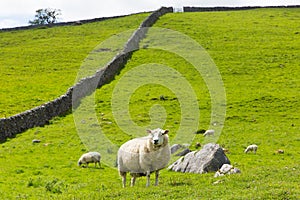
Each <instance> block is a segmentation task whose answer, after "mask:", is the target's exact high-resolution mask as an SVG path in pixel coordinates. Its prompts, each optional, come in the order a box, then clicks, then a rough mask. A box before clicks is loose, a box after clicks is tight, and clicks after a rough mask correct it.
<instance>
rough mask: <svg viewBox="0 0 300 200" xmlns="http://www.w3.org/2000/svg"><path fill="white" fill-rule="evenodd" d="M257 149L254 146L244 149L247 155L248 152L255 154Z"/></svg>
mask: <svg viewBox="0 0 300 200" xmlns="http://www.w3.org/2000/svg"><path fill="white" fill-rule="evenodd" d="M257 148H258V146H257V145H256V144H251V145H249V146H248V147H247V148H246V149H245V153H248V152H249V151H252V152H253V153H256V151H257Z"/></svg>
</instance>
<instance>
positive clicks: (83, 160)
mask: <svg viewBox="0 0 300 200" xmlns="http://www.w3.org/2000/svg"><path fill="white" fill-rule="evenodd" d="M100 159H101V155H100V153H98V152H88V153H85V154H83V155H82V156H81V157H80V158H79V160H78V166H79V167H80V166H81V165H82V164H86V167H88V165H89V163H95V167H96V166H97V163H98V164H99V166H100V167H101V164H100Z"/></svg>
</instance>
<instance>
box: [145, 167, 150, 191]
mask: <svg viewBox="0 0 300 200" xmlns="http://www.w3.org/2000/svg"><path fill="white" fill-rule="evenodd" d="M146 176H147V184H146V187H149V186H150V171H147V173H146Z"/></svg>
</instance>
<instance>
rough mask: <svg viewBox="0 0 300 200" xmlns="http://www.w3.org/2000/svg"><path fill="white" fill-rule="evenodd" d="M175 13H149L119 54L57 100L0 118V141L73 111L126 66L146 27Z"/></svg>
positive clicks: (168, 9) (170, 9) (165, 11)
mask: <svg viewBox="0 0 300 200" xmlns="http://www.w3.org/2000/svg"><path fill="white" fill-rule="evenodd" d="M170 12H173V8H172V7H162V8H160V9H159V10H157V11H154V12H153V13H152V14H151V15H149V16H148V17H147V18H146V19H145V20H144V21H143V22H142V23H141V25H140V26H139V28H138V29H137V30H136V31H135V32H134V33H133V34H132V36H131V37H130V38H129V40H128V41H127V43H126V44H125V46H124V49H123V51H122V52H121V53H119V54H118V55H116V56H115V57H114V58H113V59H112V61H110V62H109V63H108V64H107V65H106V66H105V67H104V68H102V69H100V70H99V71H97V72H96V73H95V74H94V75H93V76H90V77H86V78H84V79H82V80H80V81H79V82H78V83H77V84H75V85H74V86H72V87H71V88H69V89H68V91H67V92H66V93H65V94H63V95H62V96H60V97H58V98H57V99H55V100H53V101H50V102H47V103H45V104H43V105H41V106H38V107H35V108H33V109H31V110H27V111H25V112H22V113H20V114H17V115H14V116H11V117H8V118H1V119H0V142H4V141H6V139H7V138H13V137H15V136H16V134H18V133H22V132H24V131H26V130H28V129H30V128H33V127H37V126H44V125H46V124H48V123H49V120H51V119H52V118H53V117H56V116H61V115H65V114H67V113H68V112H71V111H72V108H73V107H74V106H77V105H79V104H80V100H81V99H82V98H84V97H85V96H87V95H89V94H91V93H93V92H94V91H95V89H96V88H99V87H101V86H103V85H104V84H107V83H109V82H110V81H111V80H112V79H113V78H114V76H115V75H116V74H117V73H118V72H119V71H120V70H121V69H122V68H123V67H124V66H125V64H126V62H127V60H128V59H129V58H130V57H131V54H132V51H133V50H136V49H138V47H139V43H140V41H141V40H142V39H143V38H144V37H145V35H146V31H147V29H145V27H150V26H152V25H153V24H154V23H155V22H156V21H157V20H158V19H159V17H160V16H162V15H164V14H166V13H170Z"/></svg>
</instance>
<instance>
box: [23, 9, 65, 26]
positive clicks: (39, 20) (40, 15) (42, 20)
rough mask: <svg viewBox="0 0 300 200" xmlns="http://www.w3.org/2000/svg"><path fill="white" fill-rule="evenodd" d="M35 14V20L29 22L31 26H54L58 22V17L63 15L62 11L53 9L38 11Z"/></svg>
mask: <svg viewBox="0 0 300 200" xmlns="http://www.w3.org/2000/svg"><path fill="white" fill-rule="evenodd" d="M35 12H36V14H35V19H34V20H32V21H31V20H29V22H28V23H29V24H31V25H40V24H53V23H56V22H57V21H58V16H60V15H61V10H60V9H52V8H45V9H38V10H36V11H35Z"/></svg>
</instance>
